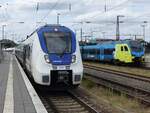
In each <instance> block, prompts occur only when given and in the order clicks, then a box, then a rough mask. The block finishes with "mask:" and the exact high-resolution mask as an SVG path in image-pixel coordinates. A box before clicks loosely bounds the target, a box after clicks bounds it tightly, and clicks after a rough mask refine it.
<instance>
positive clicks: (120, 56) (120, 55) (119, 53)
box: [114, 44, 124, 62]
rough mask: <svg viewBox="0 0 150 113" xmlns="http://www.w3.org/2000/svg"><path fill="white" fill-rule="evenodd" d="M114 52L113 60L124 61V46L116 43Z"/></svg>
mask: <svg viewBox="0 0 150 113" xmlns="http://www.w3.org/2000/svg"><path fill="white" fill-rule="evenodd" d="M115 50H116V51H115V53H114V60H115V62H116V61H120V62H123V61H124V48H123V46H122V45H121V44H116V46H115Z"/></svg>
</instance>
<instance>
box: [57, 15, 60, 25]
mask: <svg viewBox="0 0 150 113" xmlns="http://www.w3.org/2000/svg"><path fill="white" fill-rule="evenodd" d="M59 16H60V13H57V25H59V21H60V17H59Z"/></svg>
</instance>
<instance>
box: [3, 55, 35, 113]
mask: <svg viewBox="0 0 150 113" xmlns="http://www.w3.org/2000/svg"><path fill="white" fill-rule="evenodd" d="M4 55H5V57H4V60H2V62H1V63H0V113H4V111H5V112H6V111H7V112H9V113H36V110H35V106H34V104H33V102H32V99H31V97H30V95H29V92H28V90H27V87H26V85H25V82H24V80H23V78H22V75H21V72H20V70H19V67H18V65H17V62H16V60H15V58H14V56H12V55H10V54H8V53H5V54H4ZM11 57H12V58H11ZM10 63H11V64H12V70H13V71H12V75H13V82H12V85H13V87H12V89H13V92H9V93H10V94H7V96H11V97H12V96H13V101H14V102H13V104H14V105H11V106H13V111H12V110H4V109H5V108H6V109H7V107H8V108H9V106H6V107H5V103H6V92H7V85H8V83H7V82H8V81H9V80H8V76H10ZM12 93H13V94H12ZM9 98H10V97H8V99H9ZM10 101H11V100H10ZM8 102H9V101H8ZM8 102H7V103H8ZM10 103H11V102H10ZM11 104H12V103H11Z"/></svg>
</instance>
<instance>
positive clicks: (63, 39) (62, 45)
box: [44, 32, 71, 54]
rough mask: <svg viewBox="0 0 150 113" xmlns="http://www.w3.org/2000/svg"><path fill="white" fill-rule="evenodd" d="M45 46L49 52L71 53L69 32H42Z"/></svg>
mask: <svg viewBox="0 0 150 113" xmlns="http://www.w3.org/2000/svg"><path fill="white" fill-rule="evenodd" d="M44 37H45V41H46V46H47V49H48V52H49V53H55V54H64V53H71V34H70V33H62V32H48V33H44Z"/></svg>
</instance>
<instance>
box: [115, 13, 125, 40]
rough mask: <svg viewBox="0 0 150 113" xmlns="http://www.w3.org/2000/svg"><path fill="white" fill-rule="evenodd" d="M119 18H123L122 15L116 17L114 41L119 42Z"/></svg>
mask: <svg viewBox="0 0 150 113" xmlns="http://www.w3.org/2000/svg"><path fill="white" fill-rule="evenodd" d="M120 17H124V16H123V15H118V16H117V24H116V40H120V26H119V24H120V20H119V19H120Z"/></svg>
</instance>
